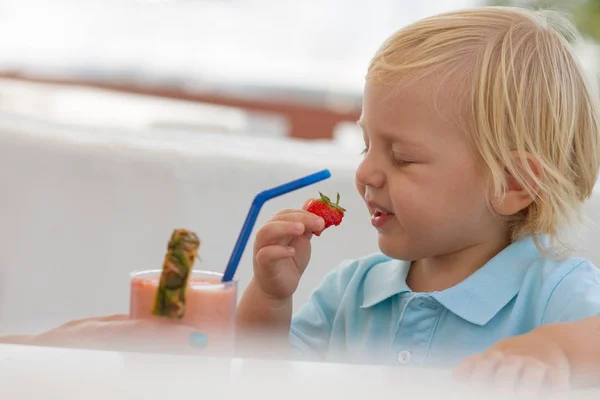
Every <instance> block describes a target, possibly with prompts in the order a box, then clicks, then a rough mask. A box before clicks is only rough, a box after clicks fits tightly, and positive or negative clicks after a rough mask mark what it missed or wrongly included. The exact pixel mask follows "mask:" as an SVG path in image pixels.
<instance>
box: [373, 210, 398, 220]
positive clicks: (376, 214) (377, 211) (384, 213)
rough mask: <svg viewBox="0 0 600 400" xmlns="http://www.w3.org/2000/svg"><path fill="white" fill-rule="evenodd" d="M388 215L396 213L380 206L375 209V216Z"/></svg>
mask: <svg viewBox="0 0 600 400" xmlns="http://www.w3.org/2000/svg"><path fill="white" fill-rule="evenodd" d="M388 215H394V213H391V212H389V211H386V210H383V209H380V208H375V209H374V210H373V218H378V217H385V216H388Z"/></svg>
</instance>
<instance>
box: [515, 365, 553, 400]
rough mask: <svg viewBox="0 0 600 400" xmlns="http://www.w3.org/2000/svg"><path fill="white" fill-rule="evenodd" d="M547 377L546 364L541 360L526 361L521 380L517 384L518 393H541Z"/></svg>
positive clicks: (527, 394) (530, 394) (525, 394)
mask: <svg viewBox="0 0 600 400" xmlns="http://www.w3.org/2000/svg"><path fill="white" fill-rule="evenodd" d="M545 377H546V366H545V365H544V364H542V363H541V362H537V361H536V362H531V361H529V362H526V363H525V365H524V366H523V371H522V372H521V380H520V381H519V383H518V386H517V388H516V389H517V393H519V394H522V395H523V396H526V397H531V396H533V395H537V394H540V393H541V392H542V389H543V383H544V380H545Z"/></svg>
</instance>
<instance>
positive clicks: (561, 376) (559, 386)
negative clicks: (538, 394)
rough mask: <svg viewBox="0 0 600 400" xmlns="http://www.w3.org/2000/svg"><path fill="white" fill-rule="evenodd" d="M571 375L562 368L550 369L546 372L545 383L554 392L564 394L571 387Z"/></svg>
mask: <svg viewBox="0 0 600 400" xmlns="http://www.w3.org/2000/svg"><path fill="white" fill-rule="evenodd" d="M570 379H571V377H570V374H569V371H568V370H565V369H560V368H549V369H548V370H547V371H546V379H545V382H546V384H547V386H549V387H551V388H552V390H553V391H556V392H564V391H568V390H569V387H570Z"/></svg>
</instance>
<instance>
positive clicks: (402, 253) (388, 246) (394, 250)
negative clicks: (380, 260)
mask: <svg viewBox="0 0 600 400" xmlns="http://www.w3.org/2000/svg"><path fill="white" fill-rule="evenodd" d="M378 244H379V250H380V251H381V252H382V253H383V254H385V255H386V256H388V257H390V258H393V259H396V260H405V261H412V260H415V259H416V258H415V257H414V256H415V255H416V254H414V247H413V248H411V247H410V246H406V245H405V243H403V241H402V240H393V239H392V238H390V237H386V236H385V235H382V234H379V238H378Z"/></svg>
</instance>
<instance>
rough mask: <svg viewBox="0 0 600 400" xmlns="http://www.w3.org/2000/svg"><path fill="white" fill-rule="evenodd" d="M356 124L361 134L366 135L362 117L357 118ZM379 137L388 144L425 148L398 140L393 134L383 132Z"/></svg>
mask: <svg viewBox="0 0 600 400" xmlns="http://www.w3.org/2000/svg"><path fill="white" fill-rule="evenodd" d="M356 124H357V125H358V126H360V128H361V129H362V131H363V134H364V133H368V132H367V128H366V127H365V123H364V121H363V119H362V117H361V118H359V119H358V120H357V121H356ZM381 136H382V137H384V138H385V139H386V140H388V141H390V142H395V143H400V144H402V145H406V146H411V147H415V148H425V146H424V145H423V144H420V143H415V142H412V141H407V140H406V139H404V138H400V137H398V136H397V135H394V134H391V133H385V132H384V133H382V134H381Z"/></svg>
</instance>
